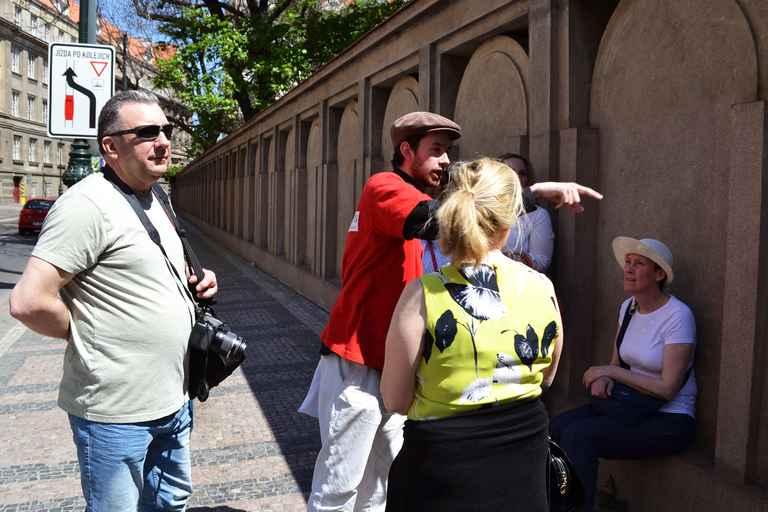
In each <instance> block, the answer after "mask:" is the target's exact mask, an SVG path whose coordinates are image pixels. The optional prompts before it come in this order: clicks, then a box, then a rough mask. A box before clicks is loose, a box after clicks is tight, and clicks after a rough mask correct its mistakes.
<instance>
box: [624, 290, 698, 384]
mask: <svg viewBox="0 0 768 512" xmlns="http://www.w3.org/2000/svg"><path fill="white" fill-rule="evenodd" d="M635 309H637V301H636V300H635V298H634V297H632V300H631V301H630V302H629V304H627V309H626V311H624V321H623V322H622V323H621V329H620V330H619V335H618V336H617V337H616V353H617V354H618V355H619V364H620V365H621V367H622V368H624V369H627V370H629V365H628V364H627V362H626V361H624V360H623V359H622V358H621V342H622V341H624V333H626V332H627V327H628V326H629V321H630V320H632V315H633V314H634V312H635ZM692 370H693V363H691V365H690V366H689V367H688V371H687V372H685V377H684V378H683V383H682V384H680V389H683V386H685V384H686V383H687V382H688V379H689V378H690V376H691V371H692Z"/></svg>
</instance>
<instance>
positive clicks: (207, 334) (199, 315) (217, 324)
mask: <svg viewBox="0 0 768 512" xmlns="http://www.w3.org/2000/svg"><path fill="white" fill-rule="evenodd" d="M195 316H196V320H195V327H194V328H193V329H192V334H190V336H189V346H190V347H192V348H193V349H195V350H192V351H191V352H190V354H189V397H190V398H192V399H194V398H197V399H199V400H200V401H201V402H205V401H206V400H207V399H208V392H209V391H210V389H211V388H212V387H215V386H218V385H219V383H221V381H223V380H224V379H226V378H227V377H229V376H230V375H231V374H232V372H234V371H235V370H236V369H237V367H238V366H240V363H242V362H243V361H244V360H245V348H246V346H247V344H246V343H245V340H243V338H242V336H238V335H237V334H235V333H233V332H231V331H230V330H229V327H228V326H227V324H226V323H225V322H223V321H221V320H219V319H218V318H216V314H215V313H214V312H213V309H211V308H210V306H203V307H198V308H196V315H195ZM209 355H210V356H212V357H209Z"/></svg>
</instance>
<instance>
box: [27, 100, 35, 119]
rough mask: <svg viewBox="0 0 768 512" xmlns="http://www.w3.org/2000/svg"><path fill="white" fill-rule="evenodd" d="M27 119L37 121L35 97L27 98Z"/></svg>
mask: <svg viewBox="0 0 768 512" xmlns="http://www.w3.org/2000/svg"><path fill="white" fill-rule="evenodd" d="M27 119H29V120H30V121H34V120H35V98H34V97H33V96H27Z"/></svg>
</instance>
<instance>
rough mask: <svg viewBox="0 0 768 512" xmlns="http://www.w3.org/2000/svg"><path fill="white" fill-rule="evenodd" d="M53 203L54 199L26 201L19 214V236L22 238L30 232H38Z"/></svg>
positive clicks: (35, 198) (40, 198)
mask: <svg viewBox="0 0 768 512" xmlns="http://www.w3.org/2000/svg"><path fill="white" fill-rule="evenodd" d="M54 201H56V198H55V197H32V198H30V199H28V200H27V202H26V203H24V208H22V209H21V213H19V235H21V236H24V235H26V234H27V233H31V232H32V231H35V230H38V231H39V230H40V228H41V227H42V226H43V221H44V220H45V216H46V215H48V210H50V209H51V206H53V203H54Z"/></svg>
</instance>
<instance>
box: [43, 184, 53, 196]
mask: <svg viewBox="0 0 768 512" xmlns="http://www.w3.org/2000/svg"><path fill="white" fill-rule="evenodd" d="M52 190H53V185H51V184H50V183H47V182H46V184H45V197H51V191H52Z"/></svg>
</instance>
